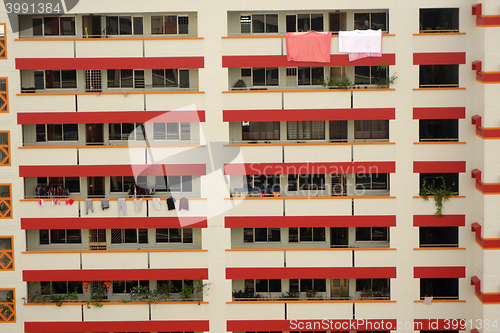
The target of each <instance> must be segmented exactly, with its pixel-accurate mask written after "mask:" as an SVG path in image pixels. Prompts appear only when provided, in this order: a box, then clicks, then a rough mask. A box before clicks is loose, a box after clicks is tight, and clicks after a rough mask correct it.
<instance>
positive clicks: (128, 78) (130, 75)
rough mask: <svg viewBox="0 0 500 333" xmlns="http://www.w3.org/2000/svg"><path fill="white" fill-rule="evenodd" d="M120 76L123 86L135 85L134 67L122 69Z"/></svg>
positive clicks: (130, 86) (131, 86)
mask: <svg viewBox="0 0 500 333" xmlns="http://www.w3.org/2000/svg"><path fill="white" fill-rule="evenodd" d="M120 78H121V86H122V88H133V87H134V71H133V70H132V69H122V70H120Z"/></svg>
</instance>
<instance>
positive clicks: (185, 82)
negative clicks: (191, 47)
mask: <svg viewBox="0 0 500 333" xmlns="http://www.w3.org/2000/svg"><path fill="white" fill-rule="evenodd" d="M179 88H189V69H179Z"/></svg>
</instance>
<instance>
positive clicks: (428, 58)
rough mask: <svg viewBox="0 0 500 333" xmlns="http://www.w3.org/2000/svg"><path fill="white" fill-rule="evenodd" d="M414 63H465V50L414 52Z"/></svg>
mask: <svg viewBox="0 0 500 333" xmlns="http://www.w3.org/2000/svg"><path fill="white" fill-rule="evenodd" d="M413 64H414V65H457V64H461V65H463V64H465V52H435V53H413Z"/></svg>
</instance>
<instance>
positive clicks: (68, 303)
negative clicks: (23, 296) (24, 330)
mask: <svg viewBox="0 0 500 333" xmlns="http://www.w3.org/2000/svg"><path fill="white" fill-rule="evenodd" d="M124 295H125V294H124ZM115 296H116V295H115ZM98 303H101V304H102V305H137V304H149V303H148V302H133V301H128V302H127V303H124V302H109V301H108V300H102V301H98ZM154 304H208V302H203V301H196V300H187V301H180V300H175V301H163V302H158V303H154ZM37 305H54V306H60V305H59V304H58V303H24V304H23V306H37ZM62 305H87V302H62Z"/></svg>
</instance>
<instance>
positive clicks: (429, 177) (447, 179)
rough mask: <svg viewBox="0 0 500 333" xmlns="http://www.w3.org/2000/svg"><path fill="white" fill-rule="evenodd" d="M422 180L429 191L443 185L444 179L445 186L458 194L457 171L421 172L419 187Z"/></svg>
mask: <svg viewBox="0 0 500 333" xmlns="http://www.w3.org/2000/svg"><path fill="white" fill-rule="evenodd" d="M424 180H425V186H426V187H427V188H428V189H430V190H431V191H432V190H433V189H436V188H438V187H440V186H441V185H443V181H444V183H445V186H446V188H449V189H450V190H451V191H452V192H453V193H455V194H457V195H458V173H421V174H420V188H422V185H423V184H424Z"/></svg>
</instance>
